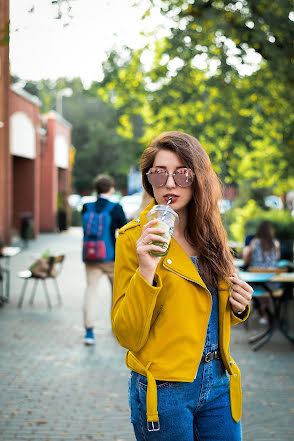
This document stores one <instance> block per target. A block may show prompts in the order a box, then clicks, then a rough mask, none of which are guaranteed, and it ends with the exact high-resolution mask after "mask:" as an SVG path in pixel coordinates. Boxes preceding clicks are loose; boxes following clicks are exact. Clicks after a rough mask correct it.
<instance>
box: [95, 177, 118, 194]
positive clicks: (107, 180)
mask: <svg viewBox="0 0 294 441" xmlns="http://www.w3.org/2000/svg"><path fill="white" fill-rule="evenodd" d="M94 187H95V190H96V191H97V193H98V194H101V193H108V192H109V190H110V189H111V188H113V187H114V180H113V179H112V178H111V177H110V176H107V175H98V176H97V178H95V180H94Z"/></svg>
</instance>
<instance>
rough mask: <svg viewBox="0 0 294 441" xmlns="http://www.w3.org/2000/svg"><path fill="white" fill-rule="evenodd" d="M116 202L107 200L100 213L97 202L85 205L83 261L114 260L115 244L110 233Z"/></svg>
mask: <svg viewBox="0 0 294 441" xmlns="http://www.w3.org/2000/svg"><path fill="white" fill-rule="evenodd" d="M114 206H115V204H114V203H113V202H110V201H107V205H106V206H105V207H104V209H103V210H102V211H101V212H100V213H98V212H97V211H96V202H88V203H87V204H85V205H84V207H85V208H86V211H85V212H84V213H83V218H82V221H83V231H84V238H83V261H84V262H109V261H112V260H114V244H113V240H112V237H111V233H110V225H111V216H110V212H111V210H112V209H113V207H114Z"/></svg>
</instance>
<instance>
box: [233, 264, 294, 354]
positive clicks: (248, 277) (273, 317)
mask: <svg viewBox="0 0 294 441" xmlns="http://www.w3.org/2000/svg"><path fill="white" fill-rule="evenodd" d="M239 277H240V279H241V280H243V281H244V282H247V283H249V284H250V285H252V287H253V289H254V287H256V286H257V285H258V286H262V287H263V289H264V292H268V293H269V294H270V296H271V298H272V301H273V309H274V310H273V313H270V312H269V311H268V318H269V324H268V328H267V329H266V330H265V331H264V332H262V333H260V334H258V335H256V336H254V337H251V338H249V343H251V344H254V343H256V342H257V344H256V345H255V346H253V349H254V350H257V349H259V348H260V347H261V346H263V345H264V344H265V343H266V342H267V341H268V340H269V339H270V338H271V337H272V335H273V332H274V330H275V329H279V330H280V331H281V333H282V334H283V335H284V336H285V337H286V338H287V339H288V340H289V341H290V342H291V343H294V338H293V336H291V335H290V334H289V332H288V327H289V323H288V319H287V308H282V307H281V306H282V304H283V303H285V304H286V303H287V300H289V299H290V298H291V296H292V295H293V292H292V290H293V286H294V272H291V273H280V274H276V273H254V272H247V271H240V272H239ZM267 282H282V284H283V285H282V289H283V292H282V294H281V295H280V296H276V295H275V293H274V290H272V289H271V287H270V286H268V284H267ZM253 296H255V297H256V298H258V292H256V295H255V294H254V293H253Z"/></svg>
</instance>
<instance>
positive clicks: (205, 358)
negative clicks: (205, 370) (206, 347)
mask: <svg viewBox="0 0 294 441" xmlns="http://www.w3.org/2000/svg"><path fill="white" fill-rule="evenodd" d="M218 358H220V351H219V349H217V350H216V351H211V352H208V353H207V354H206V355H203V356H202V358H201V360H202V361H204V362H205V363H209V362H210V361H212V360H216V359H218Z"/></svg>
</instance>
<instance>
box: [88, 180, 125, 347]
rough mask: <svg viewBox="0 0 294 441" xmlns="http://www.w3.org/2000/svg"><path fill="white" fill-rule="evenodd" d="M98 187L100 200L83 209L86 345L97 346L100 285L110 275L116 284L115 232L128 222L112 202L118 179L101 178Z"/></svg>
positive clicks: (118, 207) (118, 205)
mask: <svg viewBox="0 0 294 441" xmlns="http://www.w3.org/2000/svg"><path fill="white" fill-rule="evenodd" d="M94 186H95V190H96V192H97V195H98V198H97V200H96V201H95V202H87V203H85V204H84V205H83V209H82V221H83V232H84V238H83V261H84V262H85V269H86V278H87V286H86V291H85V295H84V307H83V313H84V326H85V330H86V334H85V339H84V342H85V344H86V345H92V344H95V336H94V323H95V317H96V314H95V313H96V308H97V297H98V291H97V286H98V282H99V280H100V277H101V276H102V275H103V274H106V275H107V276H108V278H109V280H110V282H111V285H113V273H114V250H115V232H116V230H117V229H118V228H121V227H122V226H124V225H125V224H126V222H127V220H126V217H125V214H124V211H123V208H122V206H121V205H120V204H118V203H115V202H112V201H111V200H110V198H111V195H112V194H113V192H114V180H113V179H112V178H111V177H109V176H106V175H99V176H98V177H97V178H96V179H95V181H94Z"/></svg>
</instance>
